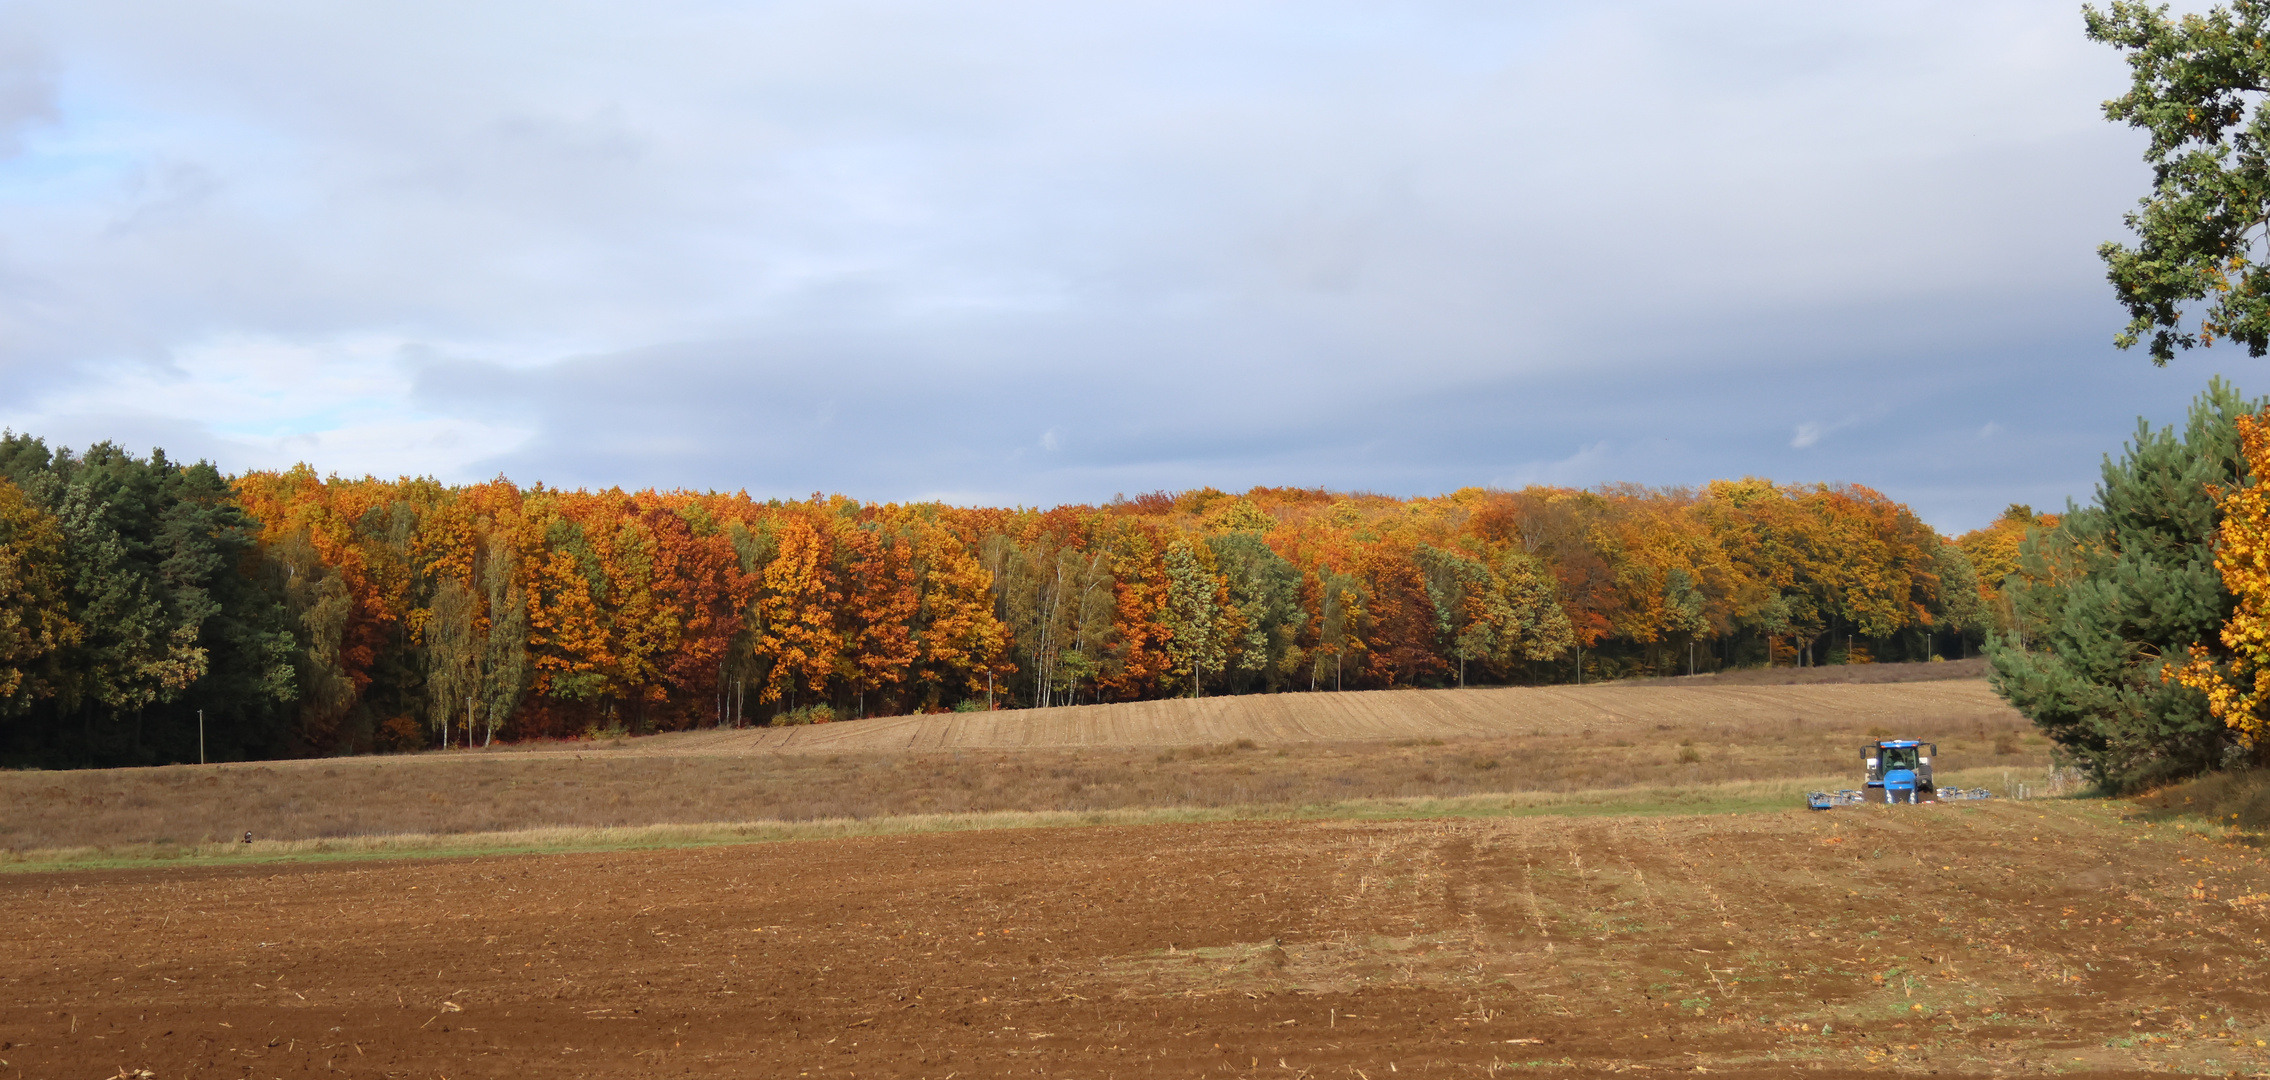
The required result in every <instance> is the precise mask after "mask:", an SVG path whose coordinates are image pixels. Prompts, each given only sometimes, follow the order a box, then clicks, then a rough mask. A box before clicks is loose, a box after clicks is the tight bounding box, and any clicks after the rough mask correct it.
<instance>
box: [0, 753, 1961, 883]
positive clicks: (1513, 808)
mask: <svg viewBox="0 0 2270 1080" xmlns="http://www.w3.org/2000/svg"><path fill="white" fill-rule="evenodd" d="M1990 771H1991V770H1973V771H1972V773H1970V774H1950V776H1949V777H1948V778H1947V782H1948V784H1949V785H1950V786H1953V785H1956V784H1958V783H1959V784H1960V785H1961V786H1965V787H1969V786H1974V785H1978V784H1984V783H1988V782H1989V781H1990V777H1989V776H1988V775H1987V774H1988V773H1989V772H1990ZM1851 782H1852V781H1851V780H1849V779H1848V778H1838V777H1827V778H1815V779H1813V780H1810V781H1804V780H1767V781H1744V782H1735V783H1724V784H1697V785H1675V786H1659V787H1630V788H1611V789H1605V790H1596V791H1577V792H1521V793H1515V794H1486V795H1456V796H1421V797H1414V798H1402V799H1377V798H1375V799H1349V800H1343V801H1337V802H1328V803H1312V804H1307V805H1254V806H1228V807H1174V808H1131V809H1117V810H1092V811H1064V810H1037V811H1036V810H1013V811H999V812H993V813H966V814H907V815H897V816H890V817H873V818H865V819H852V818H838V819H831V820H822V821H746V822H716V823H706V824H665V825H636V826H623V827H563V828H534V829H516V830H510V831H503V832H471V833H439V834H437V833H400V834H393V835H386V836H366V837H350V838H341V839H320V840H274V841H269V840H261V841H255V842H253V843H250V844H244V843H228V842H224V843H205V844H167V843H146V844H120V845H114V846H99V847H69V848H48V849H39V850H31V851H23V852H0V873H52V872H60V871H69V870H123V869H149V868H155V867H205V866H245V865H261V864H274V863H326V862H353V861H368V860H374V859H412V858H415V859H439V858H464V857H471V856H488V855H534V854H564V853H571V852H606V851H641V850H655V849H664V848H693V847H713V846H719V845H728V844H763V843H779V842H784V841H795V840H828V839H843V838H849V837H874V836H905V835H911V834H917V833H946V832H968V831H973V830H981V829H1048V828H1072V827H1080V826H1095V825H1166V824H1191V823H1201V822H1220V821H1411V820H1428V819H1439V818H1493V817H1604V816H1623V817H1638V816H1662V815H1685V816H1694V815H1712V814H1757V813H1775V812H1795V813H1804V812H1806V811H1805V810H1804V805H1805V793H1806V792H1807V791H1813V790H1820V789H1822V788H1827V787H1838V786H1846V785H1849V784H1850V783H1851Z"/></svg>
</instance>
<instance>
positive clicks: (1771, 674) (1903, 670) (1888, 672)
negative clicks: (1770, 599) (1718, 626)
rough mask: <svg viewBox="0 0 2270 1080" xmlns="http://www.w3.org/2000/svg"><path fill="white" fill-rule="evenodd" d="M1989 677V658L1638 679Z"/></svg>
mask: <svg viewBox="0 0 2270 1080" xmlns="http://www.w3.org/2000/svg"><path fill="white" fill-rule="evenodd" d="M1985 678H1986V658H1985V657H1983V656H1974V657H1971V658H1970V659H1968V660H1942V661H1939V662H1937V663H1931V664H1829V665H1824V666H1821V667H1805V668H1794V667H1777V668H1739V669H1736V670H1733V671H1726V672H1720V673H1718V674H1716V675H1697V676H1694V677H1693V678H1673V679H1646V680H1634V681H1633V682H1631V683H1628V684H1625V685H1635V686H1650V685H1652V686H1820V685H1845V686H1858V685H1881V684H1884V683H1908V682H1948V681H1953V680H1959V679H1977V680H1984V679H1985Z"/></svg>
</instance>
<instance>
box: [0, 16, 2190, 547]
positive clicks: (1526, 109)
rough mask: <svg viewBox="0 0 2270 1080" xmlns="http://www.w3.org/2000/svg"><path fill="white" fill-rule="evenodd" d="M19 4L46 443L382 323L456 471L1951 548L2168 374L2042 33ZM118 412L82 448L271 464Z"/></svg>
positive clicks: (1695, 22) (12, 210)
mask: <svg viewBox="0 0 2270 1080" xmlns="http://www.w3.org/2000/svg"><path fill="white" fill-rule="evenodd" d="M30 7H31V8H32V9H33V10H35V11H36V12H37V14H38V18H39V37H38V40H39V41H40V42H41V48H42V49H44V50H46V52H45V53H44V54H43V55H48V56H52V57H53V58H54V60H53V63H52V64H51V65H50V66H49V67H48V68H45V69H42V70H45V71H48V72H49V74H48V75H43V76H41V78H43V79H47V80H48V81H47V82H45V83H40V84H39V85H41V86H50V85H51V86H52V87H54V88H55V90H54V91H53V92H52V93H50V96H48V97H44V98H40V97H37V96H36V95H35V96H34V97H32V98H26V99H25V100H32V101H35V102H47V103H49V104H48V105H45V106H39V107H42V108H48V109H50V112H48V113H37V112H36V111H35V112H27V111H24V109H26V108H32V107H31V106H26V107H22V108H16V107H14V106H10V105H9V104H8V102H10V101H13V100H16V99H15V98H13V97H10V96H9V95H10V94H12V93H14V91H12V90H9V89H7V87H8V86H9V85H12V84H8V83H6V82H5V81H4V79H0V136H4V135H5V134H6V132H8V131H10V130H23V129H22V127H21V124H22V123H26V122H37V123H41V124H45V125H46V126H45V127H43V128H41V129H40V130H41V131H42V132H43V133H46V134H43V135H42V137H41V139H40V140H38V142H37V145H36V148H35V150H36V152H32V153H26V154H19V155H18V156H17V157H15V158H13V159H8V160H0V377H4V378H5V379H6V381H7V385H8V387H9V389H8V390H7V391H0V411H4V412H5V413H6V414H7V415H9V416H24V417H30V418H33V419H39V420H42V421H43V422H47V423H50V424H52V425H54V426H55V428H56V430H63V429H66V428H68V429H70V430H84V429H85V428H86V427H87V426H88V424H89V423H90V422H91V421H90V419H89V417H88V416H86V415H82V414H67V413H64V412H57V411H55V410H56V409H57V408H60V407H59V406H57V407H51V406H48V405H46V404H43V403H44V402H48V401H51V400H61V399H62V398H63V397H67V396H68V394H67V392H68V391H71V390H72V389H73V388H80V389H81V390H84V388H85V387H88V386H95V385H99V377H100V374H101V373H102V372H104V371H110V370H115V369H117V368H118V367H119V366H120V365H126V366H133V365H141V366H144V367H153V368H154V367H166V366H167V365H175V364H176V363H177V358H178V356H179V355H181V353H182V352H183V351H184V350H186V349H191V348H194V347H210V346H211V344H212V343H213V342H215V341H220V342H223V343H226V342H228V341H231V340H236V339H247V340H276V341H283V342H289V343H295V344H301V345H305V346H306V347H307V348H309V349H310V350H313V351H315V352H319V353H320V352H322V351H323V350H325V349H326V348H333V346H335V345H336V346H337V348H336V349H335V350H334V351H337V352H340V353H341V354H342V355H344V354H347V353H352V352H354V350H353V349H350V348H348V347H347V346H346V345H339V344H338V343H349V344H353V343H359V342H364V341H367V340H371V339H384V340H386V341H402V342H408V343H412V344H413V345H416V346H419V347H421V348H422V349H423V350H424V351H422V352H419V353H417V354H416V355H414V356H412V357H411V358H409V359H408V360H405V361H402V370H403V372H404V374H402V375H401V378H403V379H406V380H409V381H410V383H411V385H410V386H409V387H408V388H407V389H405V390H404V392H403V394H402V398H403V401H404V402H405V405H404V406H403V408H404V409H405V410H408V411H409V412H414V413H415V414H416V417H421V418H433V417H442V418H456V419H462V420H464V421H466V422H468V423H486V424H492V425H499V426H503V427H511V428H514V429H519V428H526V429H527V430H530V431H532V432H533V433H534V434H533V435H532V436H531V437H530V438H529V440H528V441H527V442H526V443H525V444H524V445H522V446H521V447H519V448H518V449H517V450H514V451H512V452H510V453H507V454H504V455H502V456H493V457H471V458H469V459H468V460H466V461H464V462H462V463H461V465H460V467H459V470H458V475H456V476H454V477H453V478H457V479H465V478H472V477H476V476H485V475H489V474H492V473H494V472H496V471H499V470H503V471H507V472H509V473H511V474H512V475H514V476H515V477H517V478H521V479H525V480H534V479H543V480H546V481H548V482H554V483H570V484H576V483H584V484H612V483H622V484H665V485H668V484H691V485H697V486H715V487H726V488H733V487H741V486H748V487H750V488H751V489H752V490H760V491H763V492H766V493H770V494H802V493H804V492H807V491H809V490H812V489H815V488H819V489H828V490H841V491H843V492H845V493H847V494H852V495H855V496H860V497H875V498H907V497H918V496H922V495H926V494H936V493H963V494H968V495H970V496H971V497H978V496H980V495H982V496H983V497H986V498H999V499H1002V500H1006V501H1018V502H1046V501H1053V500H1057V499H1079V500H1090V499H1097V498H1106V497H1108V496H1109V495H1110V494H1111V492H1112V491H1115V490H1129V491H1132V490H1143V489H1150V488H1157V487H1174V486H1182V485H1191V484H1202V483H1212V484H1216V485H1218V486H1242V485H1245V484H1250V483H1298V484H1322V485H1328V486H1334V487H1371V488H1378V489H1381V490H1391V491H1400V492H1406V493H1413V492H1420V491H1432V490H1441V489H1446V488H1451V487H1456V486H1461V485H1464V484H1470V483H1481V482H1488V481H1490V480H1493V479H1510V478H1520V477H1534V478H1543V479H1545V480H1547V481H1549V482H1561V483H1593V482H1600V481H1607V480H1635V481H1642V482H1654V483H1693V482H1697V481H1700V480H1703V479H1707V478H1709V477H1710V476H1717V475H1739V474H1743V473H1765V474H1772V475H1776V476H1779V477H1781V478H1784V479H1842V480H1854V481H1859V482H1866V483H1870V484H1873V485H1875V486H1879V487H1883V488H1885V489H1886V490H1888V491H1890V492H1891V493H1892V494H1894V495H1895V496H1900V497H1909V496H1908V495H1907V494H1906V493H1907V492H1913V493H1915V494H1914V495H1913V497H1914V498H1915V499H1917V500H1918V505H1919V506H1925V505H1928V507H1929V512H1930V513H1931V514H1933V515H1935V516H1934V520H1935V521H1940V522H1941V523H1942V524H1945V525H1947V526H1949V527H1954V526H1957V525H1962V524H1965V523H1976V522H1978V521H1983V520H1984V519H1985V517H1987V516H1990V515H1991V513H1992V512H1993V511H1994V510H1996V509H1998V508H1999V506H2000V505H2001V503H2002V502H2004V501H2008V499H2007V498H2005V497H2004V496H2003V495H2002V494H1998V492H2001V491H2003V490H2004V489H2010V490H2016V491H2022V492H2024V493H2025V494H2024V496H2023V497H2025V498H2029V499H2033V500H2034V501H2037V502H2055V501H2057V500H2055V499H2050V498H2047V497H2046V496H2042V495H2040V494H2039V492H2042V491H2049V490H2052V489H2055V490H2060V491H2067V492H2074V493H2079V494H2084V495H2085V494H2086V485H2087V482H2088V477H2089V475H2090V471H2091V469H2093V466H2094V462H2095V460H2096V456H2097V454H2098V453H2100V452H2101V451H2103V450H2105V449H2110V448H2111V446H2112V445H2113V444H2116V443H2117V440H2118V438H2119V437H2120V436H2122V435H2124V434H2125V430H2124V428H2123V426H2122V425H2111V424H2109V423H2108V422H2105V421H2104V419H2103V416H2101V415H2100V414H2101V413H2103V412H2104V410H2105V409H2108V408H2109V409H2111V410H2112V411H2114V412H2124V411H2140V410H2145V409H2146V408H2147V407H2149V408H2156V409H2164V408H2168V407H2171V406H2169V404H2168V403H2169V402H2176V403H2178V404H2179V403H2180V401H2181V399H2182V398H2184V397H2187V396H2188V395H2189V393H2191V392H2192V391H2193V390H2195V389H2196V385H2197V384H2196V381H2195V382H2189V383H2181V384H2180V385H2179V380H2180V379H2182V378H2184V377H2186V376H2184V375H2183V374H2182V372H2183V371H2192V373H2193V374H2197V373H2198V371H2195V370H2193V369H2179V371H2177V372H2155V371H2152V370H2151V369H2149V366H2148V365H2146V364H2144V363H2143V362H2142V361H2140V360H2137V359H2135V358H2132V357H2123V356H2116V355H2112V354H2111V353H2110V351H2109V350H2108V349H2107V348H2106V347H2105V341H2106V339H2107V337H2108V335H2109V333H2110V332H2111V330H2112V329H2113V327H2114V324H2115V322H2116V313H2115V312H2114V311H2112V310H2111V305H2110V303H2109V300H2108V298H2107V297H2106V296H2105V295H2104V287H2103V285H2102V281H2101V273H2100V271H2099V269H2098V267H2097V266H2096V263H2095V260H2094V258H2093V255H2092V251H2093V248H2094V245H2095V244H2096V243H2097V242H2098V241H2100V240H2103V239H2106V238H2108V237H2110V236H2112V235H2115V234H2116V232H2117V230H2118V228H2119V221H2118V216H2119V212H2120V210H2121V209H2123V208H2124V206H2125V204H2126V203H2127V202H2128V201H2130V200H2131V199H2132V198H2133V193H2135V192H2137V191H2140V190H2141V185H2142V183H2143V182H2144V173H2143V171H2142V169H2141V166H2140V165H2138V164H2137V163H2136V161H2135V158H2136V153H2137V149H2138V147H2137V145H2136V141H2135V140H2134V139H2132V138H2130V137H2128V136H2127V135H2126V134H2124V133H2122V132H2120V131H2117V130H2115V129H2111V128H2109V127H2107V126H2106V125H2105V124H2104V123H2103V122H2102V120H2101V118H2100V117H2098V116H2097V113H2096V103H2097V102H2098V101H2099V100H2101V99H2102V98H2103V97H2105V96H2107V95H2108V94H2109V93H2112V92H2115V88H2116V87H2117V86H2118V85H2119V84H2120V82H2121V81H2122V79H2123V72H2122V69H2121V67H2120V64H2119V62H2118V59H2117V57H2115V56H2113V55H2112V54H2110V53H2109V52H2108V51H2105V50H2102V49H2099V48H2097V47H2095V46H2092V45H2089V44H2088V43H2087V42H2085V41H2083V40H2081V37H2080V33H2079V27H2078V19H2077V18H2076V17H2075V16H2074V15H2073V13H2072V12H2071V11H2070V10H2069V9H2065V8H2056V9H2050V8H2047V7H2044V6H2042V5H2039V4H2035V3H2030V2H2015V0H2013V2H2005V3H1987V4H1952V3H1949V4H1918V5H1908V6H1870V5H1844V6H1836V5H1827V6H1824V5H1810V4H1798V3H1755V4H1735V5H1717V6H1713V7H1709V8H1696V7H1694V6H1692V5H1681V4H1669V3H1648V2H1622V3H1610V4H1598V5H1586V6H1581V7H1575V6H1572V7H1567V8H1554V9H1544V8H1534V7H1532V8H1522V7H1509V6H1499V5H1475V4H1463V3H1433V4H1413V5H1397V6H1394V7H1392V8H1381V7H1379V6H1376V5H1355V4H1342V3H1323V4H1289V3H1256V4H1219V3H1199V2H1195V0H1193V2H1188V3H1174V2H1166V3H1146V4H1105V5H1071V6H1067V5H1057V4H1041V3H1037V2H998V3H974V2H971V3H952V4H935V3H917V2H913V0H850V2H842V3H826V4H822V3H802V2H797V3H783V4H772V5H711V4H704V3H695V2H691V0H688V2H683V3H672V2H664V3H658V4H652V5H641V6H640V7H639V8H637V9H635V10H633V9H628V8H625V9H606V8H575V9H561V8H559V7H557V6H556V5H548V4H536V3H533V2H528V3H505V4H497V5H482V6H478V7H466V6H464V5H453V4H442V3H438V2H432V3H422V2H412V3H404V4H394V5H386V6H384V7H379V8H355V9H337V8H313V7H304V6H303V7H291V6H284V7H271V8H257V7H243V8H220V9H213V8H188V7H183V6H180V5H170V4H158V3H136V2H130V0H82V2H78V3H72V4H62V3H59V2H58V3H46V4H33V5H30ZM26 25H29V24H28V23H27V24H26ZM5 40H8V39H7V38H6V37H5V35H4V33H0V42H4V41H5ZM26 40H30V39H29V38H28V37H27V39H26ZM5 55H12V54H6V53H5V52H4V49H0V56H5ZM27 55H28V54H27ZM0 63H4V61H0ZM11 70H12V69H11ZM26 85H31V84H28V83H27V84H26ZM42 92H46V91H42ZM57 95H59V96H57ZM56 103H60V104H56ZM11 108H16V111H15V112H10V111H9V109H11ZM19 114H21V115H22V116H24V117H29V118H30V119H29V120H26V121H16V123H17V124H18V127H17V128H9V127H8V126H7V124H8V123H9V122H10V121H8V119H7V118H8V117H10V116H16V115H19ZM26 145H27V146H31V145H32V144H26ZM33 209H36V210H37V211H38V212H37V213H32V212H29V211H30V210H33ZM17 286H20V287H17ZM358 347H359V346H358ZM355 355H362V354H361V353H355ZM2218 359H2220V357H2218ZM346 362H347V361H339V363H346ZM169 370H172V369H170V368H169ZM183 377H187V378H195V377H205V376H196V375H185V376H183ZM2036 378H2039V379H2042V380H2044V382H2043V383H2042V384H2040V385H2034V384H2030V383H2028V382H2026V381H2025V380H2029V379H2036ZM2171 388H2172V389H2171ZM1989 401H1991V403H1992V407H1991V408H1987V407H1985V405H1984V404H1983V403H1985V402H1989ZM2106 402H2112V403H2114V404H2112V405H2107V404H2105V403H2106ZM1871 409H1875V410H1877V411H1876V412H1869V411H1868V410H1871ZM149 410H150V412H149V415H150V416H151V417H152V418H151V419H149V420H148V421H147V423H146V424H145V423H144V422H143V421H137V420H134V419H133V417H134V416H137V415H142V414H140V413H135V412H133V411H131V410H123V411H120V410H114V411H105V412H104V413H103V417H104V420H103V422H105V423H114V424H118V425H120V426H122V427H123V428H125V429H128V430H122V431H120V432H118V434H120V435H121V436H122V437H125V436H128V435H130V434H131V433H132V432H133V431H137V430H143V429H144V428H147V429H148V430H151V431H158V430H161V429H162V430H165V431H167V432H169V433H171V434H169V436H168V437H171V438H182V437H192V438H198V437H201V438H206V439H208V440H209V445H211V446H213V447H215V448H216V449H215V452H216V453H219V454H223V455H236V456H235V457H234V458H233V459H227V460H235V461H239V462H243V463H247V464H249V463H261V464H268V463H272V462H270V461H269V460H268V459H267V458H264V457H260V456H259V455H257V454H254V453H252V452H250V451H248V450H246V449H245V448H244V444H242V443H241V442H232V441H231V440H230V439H229V438H226V437H223V436H221V435H217V434H212V433H213V432H216V431H220V430H223V429H224V428H228V426H229V425H227V424H223V423H222V422H221V421H219V420H215V419H211V418H205V417H196V416H187V415H179V414H170V415H169V414H167V413H166V412H165V409H164V406H163V403H162V402H160V403H158V404H154V405H151V406H149ZM1857 414H1866V416H1867V417H1868V418H1867V419H1866V421H1865V422H1862V423H1856V424H1853V425H1852V426H1850V427H1848V428H1845V429H1842V430H1840V431H1839V432H1838V433H1837V434H1836V436H1835V437H1833V438H1828V439H1823V440H1821V441H1819V442H1818V443H1816V444H1815V445H1812V446H1810V447H1806V448H1803V449H1793V448H1792V447H1791V446H1790V445H1789V443H1790V441H1791V434H1792V431H1791V429H1792V426H1793V424H1794V423H1797V422H1803V421H1808V420H1810V421H1813V422H1818V423H1822V424H1831V423H1836V422H1838V421H1840V420H1842V419H1843V418H1846V417H1848V416H1853V415H1857ZM410 419H412V417H410V416H409V415H408V413H406V414H405V423H407V422H408V421H409V420H410ZM1989 422H1994V423H2000V424H2003V425H2005V426H2006V427H2007V428H2008V429H2009V432H2010V434H2009V436H2007V437H2005V438H2000V439H1997V440H1994V441H1993V444H1992V445H1993V448H1994V449H1995V451H1996V452H1995V453H1994V454H1991V455H1989V454H1984V453H1981V452H1979V451H1978V449H1977V448H1978V446H1979V442H1978V440H1977V439H1976V438H1975V437H1973V436H1974V435H1975V433H1976V432H1977V431H1978V430H1980V428H1981V426H1982V425H1984V424H1987V423H1989ZM137 425H141V426H139V427H138V426H137ZM237 426H238V427H242V426H245V425H244V424H243V422H242V418H238V420H237ZM184 430H186V431H188V432H190V433H191V434H190V435H188V436H184V435H182V434H181V432H182V431H184ZM198 431H203V432H205V433H206V434H205V435H203V436H197V435H196V434H195V433H196V432H198ZM2108 431H2110V432H2111V435H2110V437H2111V438H2112V440H2113V443H2104V442H2103V441H2102V440H2103V439H2104V438H2105V437H2106V433H2107V432H2108ZM1957 433H1960V435H1961V438H1960V439H1957V438H1956V434H1957ZM1044 438H1052V439H1053V442H1054V446H1053V449H1051V448H1049V446H1047V445H1045V444H1044ZM2092 440H2094V441H2092ZM1957 443H1960V445H1961V446H1962V447H1963V449H1961V450H1957V449H1954V447H1955V446H1956V444H1957ZM358 445H365V444H358ZM267 452H273V451H272V450H270V451H263V453H267ZM224 463H227V461H226V460H224ZM316 464H317V465H318V466H319V467H323V468H327V469H329V468H336V469H339V470H340V471H344V472H355V471H360V470H362V469H365V468H370V469H377V470H379V471H385V468H386V466H384V465H380V464H373V463H370V462H365V461H357V460H341V461H319V462H316ZM1823 470H1826V471H1823ZM2059 485H2064V486H2063V487H2059Z"/></svg>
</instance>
